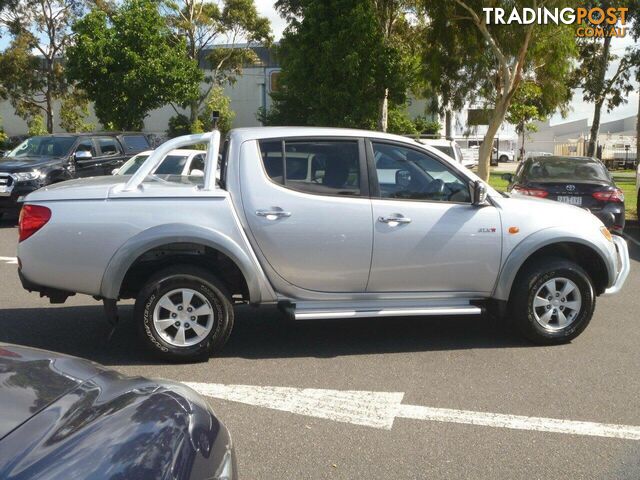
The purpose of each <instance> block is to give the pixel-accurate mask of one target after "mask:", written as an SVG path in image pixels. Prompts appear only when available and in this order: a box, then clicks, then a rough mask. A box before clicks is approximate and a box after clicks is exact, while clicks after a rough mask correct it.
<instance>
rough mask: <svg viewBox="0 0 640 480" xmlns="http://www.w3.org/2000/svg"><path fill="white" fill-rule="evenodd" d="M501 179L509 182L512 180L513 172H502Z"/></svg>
mask: <svg viewBox="0 0 640 480" xmlns="http://www.w3.org/2000/svg"><path fill="white" fill-rule="evenodd" d="M502 179H503V180H506V181H507V182H509V183H511V182H512V181H513V173H503V174H502Z"/></svg>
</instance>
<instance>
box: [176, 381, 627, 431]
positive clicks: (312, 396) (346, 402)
mask: <svg viewBox="0 0 640 480" xmlns="http://www.w3.org/2000/svg"><path fill="white" fill-rule="evenodd" d="M186 385H187V386H189V387H191V388H193V389H194V390H196V391H197V392H199V393H200V394H202V395H205V396H208V397H213V398H219V399H222V400H230V401H233V402H240V403H245V404H248V405H255V406H258V407H265V408H271V409H274V410H281V411H284V412H290V413H296V414H298V415H306V416H309V417H318V418H324V419H327V420H334V421H336V422H345V423H353V424H356V425H364V426H367V427H374V428H382V429H386V430H390V429H391V428H392V427H393V421H394V419H395V418H407V419H413V420H429V421H434V422H446V423H461V424H467V425H482V426H486V427H496V428H509V429H516V430H530V431H537V432H553V433H564V434H569V435H586V436H591V437H606V438H620V439H625V440H640V426H634V425H617V424H611V423H597V422H581V421H574V420H561V419H557V418H544V417H528V416H524V415H506V414H502V413H489V412H475V411H472V410H453V409H449V408H432V407H424V406H421V405H403V404H402V399H403V397H404V393H403V392H369V391H359V390H323V389H313V388H304V389H303V388H292V387H260V386H252V385H222V384H219V383H191V382H186Z"/></svg>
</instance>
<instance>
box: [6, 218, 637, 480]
mask: <svg viewBox="0 0 640 480" xmlns="http://www.w3.org/2000/svg"><path fill="white" fill-rule="evenodd" d="M629 231H630V233H631V234H633V235H635V237H636V238H638V239H640V230H638V229H635V230H633V229H630V230H629ZM16 243H17V229H16V228H15V226H14V225H13V224H12V222H6V221H5V222H2V223H0V341H6V342H11V343H17V344H22V345H29V346H34V347H39V348H45V349H49V350H54V351H58V352H63V353H67V354H71V355H77V356H80V357H84V358H88V359H91V360H94V361H97V362H100V363H102V364H104V365H107V366H110V367H112V368H114V369H116V370H119V371H121V372H123V373H125V374H128V375H143V376H148V377H162V378H168V379H173V380H178V381H183V382H201V383H212V384H217V385H220V384H222V385H249V386H260V387H266V386H270V387H296V388H303V389H327V390H338V391H344V390H349V391H367V392H402V393H403V394H404V395H402V396H401V397H402V404H403V405H404V404H407V405H417V406H423V407H433V408H434V409H459V410H469V411H473V412H487V413H493V414H506V415H519V416H524V417H543V418H545V419H558V420H567V421H588V422H597V423H598V424H602V423H606V424H614V425H630V426H640V373H639V369H640V348H639V345H640V328H638V327H639V323H640V314H639V313H638V312H640V295H639V293H640V243H637V244H636V243H632V242H630V251H631V256H632V259H633V260H632V270H631V273H630V275H629V278H628V280H627V283H626V285H625V288H624V289H623V291H622V292H621V293H620V294H619V295H617V296H613V297H605V298H602V297H601V298H598V301H597V307H596V314H595V316H594V318H593V320H592V322H591V325H590V326H589V327H588V328H587V330H586V331H585V332H584V333H583V334H582V335H581V336H580V337H578V338H577V339H576V340H574V341H573V342H572V343H570V344H567V345H562V346H555V347H539V346H533V345H531V344H529V343H527V342H525V341H523V340H521V339H520V338H518V337H517V336H514V335H512V334H510V333H508V332H505V331H503V330H501V329H500V328H499V327H498V326H496V325H493V324H492V323H491V322H489V321H488V320H486V319H483V318H478V317H454V318H385V319H375V320H371V319H362V320H353V319H352V320H341V321H340V320H336V321H323V322H319V321H313V322H311V321H309V322H299V323H294V322H287V321H285V320H284V319H283V318H282V316H281V315H280V314H279V313H278V312H277V311H276V310H273V309H253V308H249V307H246V308H244V307H243V308H239V309H238V319H237V323H236V328H235V330H234V332H233V333H232V335H231V338H230V341H229V343H228V344H227V346H226V347H225V348H224V350H223V351H222V352H221V353H220V354H219V355H218V356H217V357H215V358H211V359H210V360H209V361H208V362H206V363H199V364H192V365H175V364H167V363H163V362H160V361H157V360H155V359H154V358H153V357H152V356H150V355H149V353H148V352H147V351H146V350H145V349H144V348H143V347H142V345H141V343H140V342H139V341H138V338H137V336H136V330H135V326H134V325H133V321H132V318H131V304H130V303H129V304H127V305H124V306H123V307H122V308H121V316H122V321H121V324H120V325H119V326H118V328H117V329H116V330H115V331H114V332H113V335H112V336H111V337H110V338H109V333H110V327H109V325H108V324H107V322H106V321H105V319H104V315H103V313H102V308H101V305H100V304H99V303H97V302H96V301H94V300H93V299H92V298H89V297H85V296H75V297H73V298H70V299H69V300H68V301H67V303H66V304H64V305H49V304H48V302H47V300H46V299H41V298H39V297H38V295H37V294H34V293H32V294H29V293H27V292H25V291H24V290H23V289H22V287H21V286H20V283H19V280H18V277H17V274H16V265H15V264H14V263H13V261H12V259H13V257H15V251H16ZM210 401H211V404H212V406H213V408H214V409H215V411H216V412H217V414H218V415H219V417H220V418H221V419H222V420H223V421H224V423H225V424H226V425H227V427H228V428H229V430H230V431H231V433H232V436H233V438H234V441H235V446H236V450H237V455H238V464H239V470H240V475H241V478H247V479H271V478H274V479H275V478H277V479H316V478H318V479H325V478H326V479H347V478H349V479H351V478H368V479H373V478H376V479H377V478H384V479H389V478H393V479H395V478H425V479H427V478H428V479H440V478H447V479H451V478H470V479H538V478H539V479H555V478H558V479H560V478H561V479H566V478H571V479H583V478H584V479H595V478H597V479H638V478H640V440H632V439H626V438H622V439H621V438H602V437H598V436H593V435H574V434H567V433H553V432H549V431H539V430H536V429H524V430H516V429H511V428H503V427H500V426H483V425H473V424H469V423H474V421H475V420H474V418H475V417H474V416H473V415H471V417H470V420H469V422H466V423H452V422H451V421H446V419H442V418H440V421H433V420H425V419H415V418H399V417H398V418H395V420H394V421H393V423H392V425H391V426H390V428H388V429H387V428H375V427H371V426H365V425H359V424H353V423H349V422H348V421H335V420H332V419H328V418H319V417H318V416H310V415H307V414H299V413H290V412H288V411H282V409H280V410H274V409H272V408H265V407H264V406H255V405H249V404H247V403H240V402H237V401H229V400H220V399H216V398H211V399H210ZM363 408H364V407H363ZM311 413H313V412H311ZM354 413H357V412H354ZM327 416H328V417H331V415H327Z"/></svg>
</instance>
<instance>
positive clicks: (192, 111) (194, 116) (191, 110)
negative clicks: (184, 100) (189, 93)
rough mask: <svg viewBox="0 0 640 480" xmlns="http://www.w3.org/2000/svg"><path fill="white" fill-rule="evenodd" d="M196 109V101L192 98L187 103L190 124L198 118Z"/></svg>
mask: <svg viewBox="0 0 640 480" xmlns="http://www.w3.org/2000/svg"><path fill="white" fill-rule="evenodd" d="M198 110H199V108H198V101H197V100H192V101H191V104H190V105H189V122H190V123H191V125H193V123H194V122H195V121H196V120H197V119H198Z"/></svg>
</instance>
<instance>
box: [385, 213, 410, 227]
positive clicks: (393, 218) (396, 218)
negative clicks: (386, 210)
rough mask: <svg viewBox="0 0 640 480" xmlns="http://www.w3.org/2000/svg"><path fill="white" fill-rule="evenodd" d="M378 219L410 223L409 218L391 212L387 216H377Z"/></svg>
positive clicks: (388, 221)
mask: <svg viewBox="0 0 640 480" xmlns="http://www.w3.org/2000/svg"><path fill="white" fill-rule="evenodd" d="M378 221H379V222H382V223H396V224H398V223H411V219H410V218H408V217H405V216H404V215H402V214H400V213H392V214H391V215H389V216H388V217H378Z"/></svg>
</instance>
